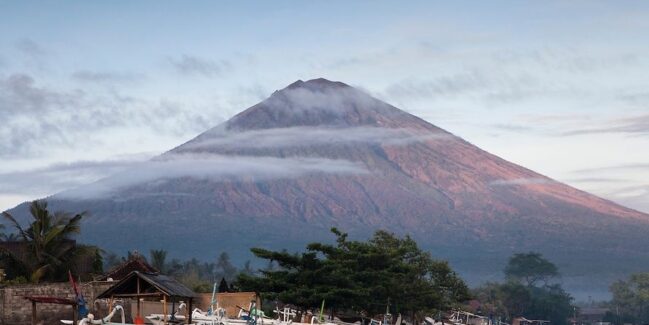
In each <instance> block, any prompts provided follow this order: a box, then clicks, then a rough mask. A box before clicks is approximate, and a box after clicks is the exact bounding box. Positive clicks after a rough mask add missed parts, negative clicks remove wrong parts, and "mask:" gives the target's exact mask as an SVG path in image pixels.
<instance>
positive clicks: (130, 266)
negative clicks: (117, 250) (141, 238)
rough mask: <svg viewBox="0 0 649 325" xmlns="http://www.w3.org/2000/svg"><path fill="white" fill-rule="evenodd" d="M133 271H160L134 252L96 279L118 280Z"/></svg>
mask: <svg viewBox="0 0 649 325" xmlns="http://www.w3.org/2000/svg"><path fill="white" fill-rule="evenodd" d="M133 271H139V272H142V273H160V271H158V270H157V269H156V268H155V267H153V266H151V265H150V264H149V263H147V262H146V260H145V259H144V258H143V257H142V256H141V255H139V254H137V253H135V254H133V255H132V256H131V257H129V258H128V260H127V261H125V262H124V263H122V264H119V265H117V266H115V267H114V268H112V269H111V270H110V271H108V272H107V273H106V274H104V275H102V276H101V277H100V278H98V279H97V280H107V279H113V280H115V281H119V280H121V279H123V278H125V277H126V276H128V275H129V274H130V273H131V272H133Z"/></svg>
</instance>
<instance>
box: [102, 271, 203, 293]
mask: <svg viewBox="0 0 649 325" xmlns="http://www.w3.org/2000/svg"><path fill="white" fill-rule="evenodd" d="M138 286H139V288H138ZM146 296H149V297H158V296H159V297H161V296H167V297H173V298H194V297H196V293H194V291H192V290H190V289H189V288H187V287H186V286H184V285H183V284H182V283H180V282H178V281H177V280H176V279H174V278H172V277H170V276H166V275H161V274H156V273H143V272H139V271H133V272H131V273H130V274H129V275H127V276H126V277H125V278H123V279H122V280H120V281H119V282H117V283H116V284H115V285H113V286H112V287H110V288H108V289H107V290H106V291H104V292H102V293H101V294H99V295H98V296H97V299H103V298H110V297H146Z"/></svg>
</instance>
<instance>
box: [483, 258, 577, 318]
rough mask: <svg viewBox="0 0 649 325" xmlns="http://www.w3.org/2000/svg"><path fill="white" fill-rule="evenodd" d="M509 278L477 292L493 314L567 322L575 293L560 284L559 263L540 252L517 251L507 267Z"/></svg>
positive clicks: (501, 316) (504, 316)
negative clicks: (566, 290)
mask: <svg viewBox="0 0 649 325" xmlns="http://www.w3.org/2000/svg"><path fill="white" fill-rule="evenodd" d="M504 273H505V277H506V279H507V282H505V283H503V284H498V283H488V284H485V285H483V286H481V287H479V288H477V289H476V290H474V292H473V293H474V296H475V297H476V298H477V299H478V300H479V301H480V302H481V303H482V305H483V307H484V308H485V309H486V311H487V312H489V313H490V314H492V315H494V316H496V317H500V318H502V319H505V320H506V321H511V320H512V319H513V318H514V317H519V316H524V317H526V318H529V319H545V320H549V321H551V323H552V324H554V325H563V324H566V323H567V318H568V317H570V315H571V314H572V310H573V309H572V305H571V303H572V297H571V296H570V295H569V294H568V293H567V292H565V291H564V290H563V288H561V286H560V285H558V284H552V285H551V284H548V282H549V281H550V280H551V279H552V278H554V277H556V276H558V274H559V272H558V269H557V267H556V266H555V265H554V264H552V262H550V261H548V260H546V259H545V258H543V256H541V254H539V253H526V254H515V255H513V256H512V257H511V258H510V259H509V263H508V265H507V267H506V268H505V270H504Z"/></svg>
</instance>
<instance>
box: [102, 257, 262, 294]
mask: <svg viewBox="0 0 649 325" xmlns="http://www.w3.org/2000/svg"><path fill="white" fill-rule="evenodd" d="M133 254H135V252H128V254H127V256H124V257H120V256H118V255H116V254H114V253H109V254H107V256H106V258H105V265H104V268H105V269H107V270H109V269H112V268H113V267H115V266H117V265H119V264H121V263H124V262H125V261H127V260H128V259H129V258H131V257H132V255H133ZM167 255H168V253H167V251H166V250H163V249H153V250H151V251H150V254H149V258H148V259H147V258H145V257H144V256H139V257H140V258H144V259H145V260H146V261H147V262H148V263H149V264H151V266H153V267H154V268H156V269H157V270H158V271H160V272H161V273H163V274H166V275H171V276H173V277H174V278H176V279H178V281H180V282H181V283H183V284H185V285H186V286H187V287H189V288H191V289H192V290H194V291H196V292H212V289H213V287H214V283H216V282H218V283H221V282H225V284H226V286H227V289H224V288H220V290H221V291H232V290H235V288H233V287H232V286H230V285H228V284H230V283H232V282H233V281H234V279H235V278H236V277H237V275H238V274H239V273H246V274H252V273H253V270H252V267H251V266H250V262H246V263H245V264H244V265H243V267H240V268H238V267H236V266H235V265H234V264H232V262H231V261H230V256H229V255H228V253H227V252H221V253H220V254H219V256H218V258H217V259H216V260H215V261H214V262H205V261H200V260H198V259H196V258H192V259H189V260H184V261H183V260H180V259H177V258H173V259H171V260H168V259H167Z"/></svg>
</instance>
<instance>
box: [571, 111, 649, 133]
mask: <svg viewBox="0 0 649 325" xmlns="http://www.w3.org/2000/svg"><path fill="white" fill-rule="evenodd" d="M607 124H609V125H607V126H602V127H593V128H583V129H577V130H572V131H568V132H565V133H563V134H564V135H584V134H597V133H626V134H637V135H647V134H649V115H638V116H635V117H629V118H622V119H612V120H609V121H608V123H607Z"/></svg>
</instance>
